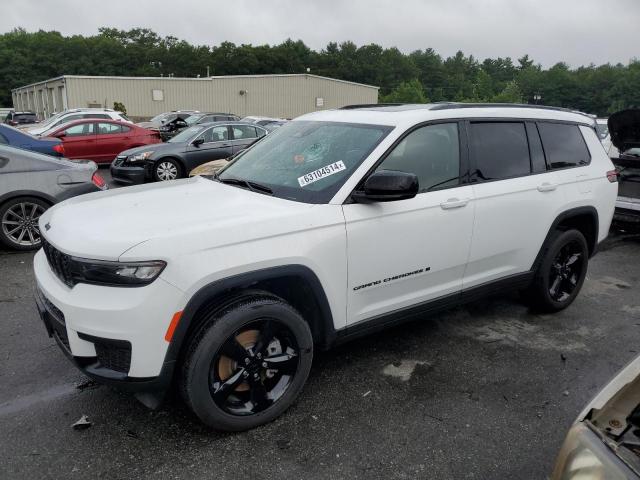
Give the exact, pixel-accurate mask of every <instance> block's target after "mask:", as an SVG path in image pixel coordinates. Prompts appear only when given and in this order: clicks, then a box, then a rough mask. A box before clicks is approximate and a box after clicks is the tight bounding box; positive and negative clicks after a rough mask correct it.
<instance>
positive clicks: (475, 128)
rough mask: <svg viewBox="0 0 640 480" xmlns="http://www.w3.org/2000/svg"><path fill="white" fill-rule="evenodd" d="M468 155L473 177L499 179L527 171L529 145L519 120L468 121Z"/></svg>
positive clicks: (516, 175)
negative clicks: (473, 171)
mask: <svg viewBox="0 0 640 480" xmlns="http://www.w3.org/2000/svg"><path fill="white" fill-rule="evenodd" d="M470 147H471V155H472V158H473V160H474V161H475V166H476V171H475V174H474V176H475V178H476V179H478V180H500V179H503V178H512V177H519V176H522V175H528V174H529V173H531V161H530V159H529V145H528V142H527V134H526V131H525V127H524V124H523V123H518V122H513V123H490V122H482V123H472V124H471V126H470Z"/></svg>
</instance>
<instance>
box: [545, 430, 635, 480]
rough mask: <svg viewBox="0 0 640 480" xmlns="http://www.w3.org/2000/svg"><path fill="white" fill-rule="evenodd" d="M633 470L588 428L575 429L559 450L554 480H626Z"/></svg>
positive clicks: (570, 431) (570, 432)
mask: <svg viewBox="0 0 640 480" xmlns="http://www.w3.org/2000/svg"><path fill="white" fill-rule="evenodd" d="M629 473H630V470H629V469H628V468H627V467H626V466H625V465H624V464H623V463H622V460H620V459H619V458H618V457H617V456H616V455H615V453H613V451H612V450H611V449H609V448H608V447H607V446H606V445H605V444H604V443H603V442H602V440H601V439H600V438H599V437H598V435H597V434H596V433H594V432H593V431H591V429H589V428H588V427H587V426H586V425H585V424H583V423H577V424H576V425H574V426H573V427H572V428H571V430H569V433H568V434H567V438H566V440H565V441H564V444H563V445H562V448H561V449H560V454H559V455H558V459H557V461H556V466H555V468H554V470H553V475H552V476H551V479H552V480H605V479H606V480H626V479H628V478H634V477H630V476H629Z"/></svg>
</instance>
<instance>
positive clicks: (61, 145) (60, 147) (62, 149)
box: [53, 143, 64, 157]
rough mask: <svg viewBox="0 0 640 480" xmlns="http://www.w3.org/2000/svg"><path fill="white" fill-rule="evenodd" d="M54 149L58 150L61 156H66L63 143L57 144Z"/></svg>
mask: <svg viewBox="0 0 640 480" xmlns="http://www.w3.org/2000/svg"><path fill="white" fill-rule="evenodd" d="M53 151H54V152H58V153H59V154H60V155H61V156H63V157H64V145H63V144H61V143H58V144H57V145H54V146H53Z"/></svg>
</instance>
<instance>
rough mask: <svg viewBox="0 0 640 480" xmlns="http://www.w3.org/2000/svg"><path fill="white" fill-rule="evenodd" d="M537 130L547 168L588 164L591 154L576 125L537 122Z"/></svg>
mask: <svg viewBox="0 0 640 480" xmlns="http://www.w3.org/2000/svg"><path fill="white" fill-rule="evenodd" d="M538 131H539V132H540V138H541V140H542V146H543V148H544V154H545V156H546V158H547V166H548V167H549V169H551V170H553V169H557V168H568V167H578V166H581V165H588V164H589V161H590V160H591V155H590V154H589V149H588V148H587V144H586V143H585V141H584V138H583V137H582V132H580V127H578V126H577V125H565V124H562V123H550V122H539V123H538Z"/></svg>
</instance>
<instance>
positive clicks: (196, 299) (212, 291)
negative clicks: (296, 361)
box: [160, 265, 336, 386]
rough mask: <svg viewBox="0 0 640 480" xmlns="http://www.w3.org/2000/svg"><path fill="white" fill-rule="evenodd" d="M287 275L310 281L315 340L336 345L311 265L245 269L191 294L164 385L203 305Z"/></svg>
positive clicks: (330, 318)
mask: <svg viewBox="0 0 640 480" xmlns="http://www.w3.org/2000/svg"><path fill="white" fill-rule="evenodd" d="M283 278H295V279H299V280H300V281H303V282H306V285H307V286H308V287H309V288H310V289H311V292H312V294H313V296H314V300H315V302H316V306H317V309H318V310H319V312H318V314H319V315H318V320H317V321H314V322H313V323H312V324H311V325H310V327H311V331H312V332H313V334H314V342H315V343H317V344H319V345H320V346H321V347H322V348H328V347H329V346H330V345H332V344H333V343H334V342H335V337H336V333H335V328H334V324H333V315H332V313H331V307H330V306H329V301H328V299H327V296H326V293H325V291H324V288H323V287H322V284H321V283H320V280H319V279H318V277H317V276H316V274H315V273H314V272H313V271H312V270H311V269H310V268H309V267H306V266H304V265H283V266H278V267H271V268H265V269H260V270H254V271H250V272H245V273H241V274H238V275H234V276H231V277H227V278H223V279H221V280H216V281H214V282H212V283H209V284H207V285H205V286H203V287H201V288H200V289H199V290H198V291H197V292H196V293H195V294H194V295H193V296H192V297H191V299H190V300H189V302H188V303H187V305H186V306H185V307H184V309H183V310H182V315H181V316H180V321H179V322H178V325H177V327H176V329H175V331H174V332H173V336H172V338H171V343H170V344H169V348H168V349H167V353H166V355H165V361H164V364H163V367H162V372H161V373H160V376H161V377H165V378H164V380H165V382H163V384H165V385H167V386H168V385H169V383H170V379H171V378H172V377H173V371H174V368H175V367H176V366H177V363H178V361H179V359H180V356H181V354H182V352H183V348H184V347H185V346H186V345H185V341H186V340H187V339H188V338H189V336H190V335H191V334H192V333H193V332H194V331H195V330H196V329H197V322H196V320H197V315H198V313H199V312H200V310H201V309H202V308H203V307H205V306H207V305H208V304H209V303H210V302H211V300H213V299H221V304H223V303H224V301H225V300H224V299H225V297H229V296H234V295H235V294H238V293H240V292H242V291H246V290H251V289H253V288H255V285H256V284H259V283H260V282H265V281H270V280H278V279H283Z"/></svg>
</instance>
